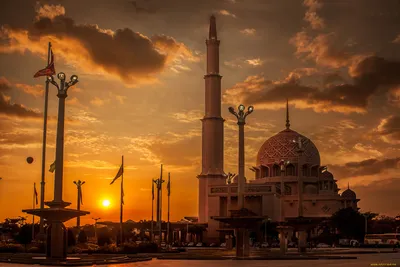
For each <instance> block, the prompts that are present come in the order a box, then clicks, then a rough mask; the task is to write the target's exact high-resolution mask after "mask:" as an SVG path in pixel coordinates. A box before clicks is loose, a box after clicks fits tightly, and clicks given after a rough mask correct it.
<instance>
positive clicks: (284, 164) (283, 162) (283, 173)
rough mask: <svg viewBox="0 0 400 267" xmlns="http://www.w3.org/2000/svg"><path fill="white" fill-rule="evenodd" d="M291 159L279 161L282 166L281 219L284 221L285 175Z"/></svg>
mask: <svg viewBox="0 0 400 267" xmlns="http://www.w3.org/2000/svg"><path fill="white" fill-rule="evenodd" d="M289 163H290V161H287V162H285V161H284V160H283V159H281V162H280V163H279V165H280V168H281V198H280V200H281V201H280V202H281V207H280V217H281V221H282V222H283V221H284V220H285V218H284V214H283V196H284V195H285V182H284V179H283V176H284V175H285V170H286V165H288V164H289Z"/></svg>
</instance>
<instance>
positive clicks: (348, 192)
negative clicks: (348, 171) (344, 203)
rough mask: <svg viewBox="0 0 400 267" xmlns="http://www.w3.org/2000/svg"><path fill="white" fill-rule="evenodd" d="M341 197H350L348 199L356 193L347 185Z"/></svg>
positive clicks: (354, 197) (352, 197)
mask: <svg viewBox="0 0 400 267" xmlns="http://www.w3.org/2000/svg"><path fill="white" fill-rule="evenodd" d="M341 197H342V198H350V199H356V198H357V196H356V193H355V192H354V191H353V190H351V189H350V187H348V188H347V189H346V190H344V191H343V193H342V195H341Z"/></svg>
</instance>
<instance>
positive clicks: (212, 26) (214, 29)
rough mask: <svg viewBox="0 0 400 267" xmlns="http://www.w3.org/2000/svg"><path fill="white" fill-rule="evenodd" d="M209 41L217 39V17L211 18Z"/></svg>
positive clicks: (212, 16)
mask: <svg viewBox="0 0 400 267" xmlns="http://www.w3.org/2000/svg"><path fill="white" fill-rule="evenodd" d="M208 39H209V40H211V39H215V40H216V39H217V23H216V21H215V16H214V15H211V17H210V31H209V34H208Z"/></svg>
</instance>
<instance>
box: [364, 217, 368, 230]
mask: <svg viewBox="0 0 400 267" xmlns="http://www.w3.org/2000/svg"><path fill="white" fill-rule="evenodd" d="M363 215H364V219H365V226H364V227H365V229H364V231H365V234H367V233H368V215H367V214H363Z"/></svg>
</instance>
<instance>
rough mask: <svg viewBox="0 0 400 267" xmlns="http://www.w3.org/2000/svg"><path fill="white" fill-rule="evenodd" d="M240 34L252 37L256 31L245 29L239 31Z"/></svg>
mask: <svg viewBox="0 0 400 267" xmlns="http://www.w3.org/2000/svg"><path fill="white" fill-rule="evenodd" d="M240 32H241V33H243V34H245V35H254V34H255V33H256V29H253V28H246V29H243V30H240Z"/></svg>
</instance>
